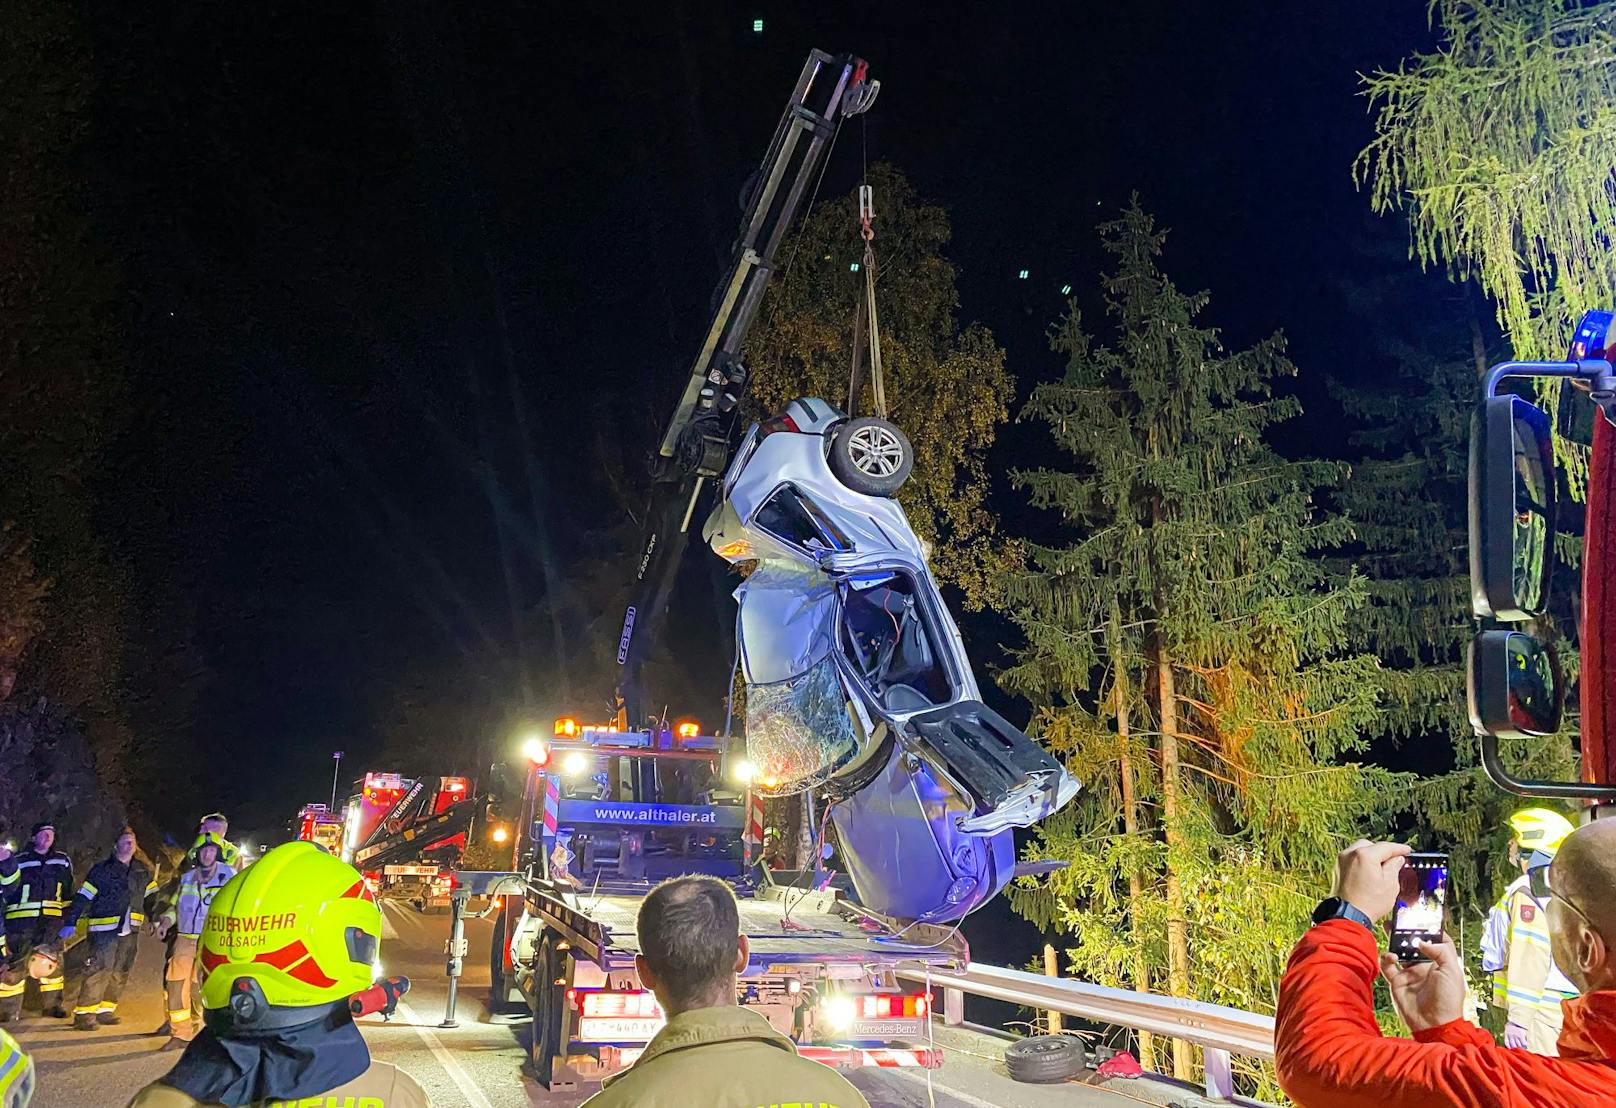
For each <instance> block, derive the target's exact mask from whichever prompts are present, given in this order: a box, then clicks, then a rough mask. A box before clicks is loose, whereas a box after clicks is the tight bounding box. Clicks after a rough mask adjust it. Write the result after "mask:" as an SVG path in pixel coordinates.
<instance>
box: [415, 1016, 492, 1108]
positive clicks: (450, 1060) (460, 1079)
mask: <svg viewBox="0 0 1616 1108" xmlns="http://www.w3.org/2000/svg"><path fill="white" fill-rule="evenodd" d="M398 1011H399V1014H400V1015H401V1016H403V1017H404V1018H405V1019H406V1020H408V1021H409V1023H410V1026H411V1027H413V1028H415V1033H416V1034H417V1035H419V1036H421V1041H422V1042H423V1043H425V1044H426V1047H427V1049H428V1050H430V1051H431V1052H432V1057H434V1058H436V1059H437V1060H438V1065H440V1066H442V1067H443V1070H444V1072H445V1073H447V1074H448V1075H449V1077H450V1079H451V1080H453V1081H454V1083H455V1085H457V1086H458V1087H459V1089H460V1095H461V1096H463V1097H465V1098H466V1103H467V1104H470V1105H471V1108H494V1105H493V1104H492V1103H491V1102H490V1101H489V1099H488V1097H486V1096H484V1095H483V1091H482V1090H481V1089H479V1088H478V1087H477V1083H476V1082H475V1081H473V1080H472V1079H471V1074H469V1073H467V1072H466V1071H465V1068H464V1067H462V1066H461V1065H460V1063H459V1062H457V1061H455V1057H454V1055H453V1054H450V1053H449V1049H448V1047H446V1046H444V1045H443V1040H442V1039H440V1038H438V1036H437V1035H436V1034H435V1033H434V1032H433V1031H432V1030H431V1029H430V1028H428V1027H427V1026H426V1025H425V1024H424V1023H422V1022H421V1017H420V1016H418V1015H416V1013H415V1009H413V1008H411V1007H410V1006H409V1005H408V1004H406V1003H404V1002H403V1001H399V1003H398Z"/></svg>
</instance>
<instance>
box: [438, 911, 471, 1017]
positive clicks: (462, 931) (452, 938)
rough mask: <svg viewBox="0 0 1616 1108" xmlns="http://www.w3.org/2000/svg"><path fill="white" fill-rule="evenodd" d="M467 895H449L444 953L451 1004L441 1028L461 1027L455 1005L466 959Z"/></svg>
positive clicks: (446, 1008) (444, 1014)
mask: <svg viewBox="0 0 1616 1108" xmlns="http://www.w3.org/2000/svg"><path fill="white" fill-rule="evenodd" d="M466 895H467V894H466V893H465V892H464V891H463V890H461V889H456V890H455V891H454V892H452V893H450V894H449V941H448V942H447V943H445V944H444V953H445V954H447V955H448V957H449V964H448V966H447V967H446V968H445V971H444V972H445V973H447V974H448V977H449V1002H448V1004H447V1005H446V1006H445V1007H444V1010H443V1022H442V1023H440V1024H438V1026H439V1027H459V1026H460V1023H459V1021H457V1020H456V1019H455V1003H456V1001H457V1000H458V999H459V997H458V993H459V991H460V988H459V987H460V971H461V969H462V968H463V966H464V964H465V958H466Z"/></svg>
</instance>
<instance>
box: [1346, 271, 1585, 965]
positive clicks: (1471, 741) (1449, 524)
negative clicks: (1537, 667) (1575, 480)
mask: <svg viewBox="0 0 1616 1108" xmlns="http://www.w3.org/2000/svg"><path fill="white" fill-rule="evenodd" d="M1405 291H1406V290H1404V289H1403V287H1402V283H1401V282H1398V281H1383V282H1380V283H1379V284H1377V285H1372V286H1366V287H1363V288H1359V289H1357V290H1355V293H1356V295H1355V296H1354V297H1353V299H1354V300H1355V301H1357V302H1359V303H1361V304H1362V305H1363V306H1364V307H1367V308H1371V309H1372V311H1371V312H1370V313H1368V314H1372V315H1373V316H1374V317H1375V318H1376V319H1378V320H1380V321H1381V323H1382V327H1381V329H1380V331H1379V332H1378V333H1379V334H1381V335H1382V336H1385V337H1383V338H1382V340H1381V341H1380V342H1378V343H1377V344H1376V345H1377V346H1379V347H1380V350H1379V353H1380V354H1381V356H1382V357H1383V358H1384V361H1385V363H1386V364H1387V365H1389V366H1393V367H1395V369H1394V371H1393V372H1391V373H1389V374H1387V373H1385V372H1381V373H1379V374H1377V377H1379V378H1380V380H1378V381H1377V382H1376V383H1374V384H1370V385H1362V384H1360V385H1357V386H1355V387H1350V388H1349V387H1344V386H1341V385H1336V386H1334V387H1333V389H1332V391H1333V392H1334V394H1335V396H1336V399H1337V400H1338V401H1339V402H1340V404H1341V406H1342V409H1343V411H1344V413H1345V415H1346V416H1347V418H1348V419H1349V420H1350V421H1351V422H1352V424H1353V425H1354V427H1355V430H1354V431H1353V432H1352V434H1351V445H1352V448H1353V459H1354V460H1353V463H1352V468H1351V471H1350V476H1349V477H1348V478H1347V480H1346V481H1345V482H1344V483H1343V484H1342V486H1341V489H1340V494H1339V501H1338V503H1339V505H1340V506H1341V507H1342V508H1343V509H1344V510H1345V512H1346V513H1347V515H1348V516H1349V517H1350V518H1351V520H1352V522H1353V530H1354V533H1355V541H1354V543H1353V544H1352V545H1351V546H1350V547H1349V548H1347V549H1346V550H1344V551H1342V552H1341V555H1340V563H1339V564H1340V565H1341V566H1343V567H1344V566H1345V565H1347V564H1351V565H1353V566H1356V567H1357V569H1358V571H1359V572H1360V573H1361V574H1362V575H1363V577H1364V580H1365V585H1366V588H1367V593H1368V598H1369V602H1368V603H1367V604H1366V605H1364V606H1363V607H1361V608H1359V609H1357V610H1356V611H1355V612H1354V613H1353V614H1352V617H1351V619H1350V620H1349V622H1348V626H1347V634H1348V640H1349V642H1350V643H1351V645H1352V647H1353V649H1356V650H1363V651H1366V652H1369V653H1372V654H1374V655H1375V656H1376V657H1377V658H1379V659H1380V662H1381V667H1380V669H1379V671H1378V672H1377V673H1376V675H1375V677H1376V684H1377V687H1378V689H1379V694H1380V695H1379V707H1378V710H1377V711H1376V713H1375V716H1374V720H1373V722H1372V724H1371V726H1370V727H1369V729H1368V732H1367V733H1368V735H1369V736H1370V737H1371V739H1373V740H1374V745H1375V750H1376V760H1377V761H1379V762H1381V763H1382V764H1385V765H1389V766H1405V767H1414V768H1417V769H1418V770H1419V771H1420V772H1421V774H1422V775H1423V776H1421V777H1420V778H1419V779H1418V780H1416V781H1414V782H1412V786H1411V788H1410V790H1409V792H1408V794H1407V800H1408V807H1407V810H1406V811H1405V812H1404V813H1403V814H1402V815H1401V817H1400V819H1399V824H1400V826H1399V828H1398V832H1399V834H1400V837H1403V838H1406V839H1407V840H1409V841H1411V842H1413V843H1415V844H1417V845H1418V846H1420V847H1422V848H1424V849H1430V850H1439V851H1443V852H1446V853H1448V854H1449V855H1450V857H1451V860H1452V863H1451V864H1452V888H1451V890H1450V902H1449V909H1450V912H1449V921H1450V927H1453V928H1454V934H1455V935H1456V936H1457V937H1458V938H1459V939H1460V940H1461V946H1462V949H1463V950H1465V951H1466V952H1467V953H1469V952H1471V951H1473V950H1474V949H1475V944H1476V942H1477V940H1478V938H1479V933H1480V929H1481V924H1482V921H1483V919H1484V917H1485V915H1486V911H1487V908H1488V907H1489V906H1490V905H1491V904H1492V903H1493V901H1494V900H1496V899H1497V897H1498V894H1499V892H1500V890H1501V889H1502V887H1503V886H1504V885H1505V884H1507V883H1508V882H1509V881H1510V880H1512V879H1513V878H1514V877H1516V876H1518V875H1519V874H1518V871H1515V870H1513V869H1512V868H1511V867H1510V866H1509V864H1508V859H1507V848H1508V844H1509V838H1510V831H1509V826H1508V817H1509V814H1510V813H1511V812H1513V811H1514V810H1516V809H1517V808H1521V807H1525V806H1526V805H1527V804H1528V803H1529V802H1528V801H1525V800H1522V799H1521V798H1519V797H1516V796H1512V795H1511V794H1508V793H1505V792H1503V791H1502V790H1500V789H1499V788H1498V787H1497V786H1496V785H1494V784H1492V782H1491V781H1489V780H1488V779H1487V778H1486V775H1485V774H1483V773H1482V771H1481V768H1480V766H1479V765H1478V749H1479V748H1478V746H1477V742H1476V738H1475V733H1474V731H1473V729H1472V728H1471V725H1470V721H1469V716H1468V713H1467V711H1466V706H1465V672H1464V665H1465V648H1466V646H1467V644H1468V643H1469V641H1470V638H1471V636H1472V633H1473V623H1472V620H1471V618H1470V576H1469V564H1468V553H1467V550H1468V546H1467V544H1468V537H1467V527H1468V520H1467V510H1468V501H1467V487H1468V486H1467V468H1468V450H1469V433H1470V416H1471V412H1472V411H1473V407H1474V404H1475V401H1476V397H1477V396H1478V395H1479V389H1478V387H1477V365H1476V360H1477V357H1478V354H1477V352H1476V351H1473V350H1470V349H1468V345H1469V343H1468V336H1464V327H1463V323H1462V322H1461V321H1458V320H1450V321H1447V322H1448V323H1449V324H1450V325H1449V326H1447V327H1444V326H1442V325H1441V321H1436V324H1435V325H1434V326H1433V321H1431V320H1424V321H1422V322H1421V323H1419V324H1417V325H1415V326H1413V327H1409V328H1402V327H1399V326H1398V325H1397V321H1396V320H1395V319H1394V318H1393V317H1395V315H1396V313H1397V311H1398V308H1397V303H1396V301H1398V300H1399V299H1400V298H1403V293H1404V292H1405ZM1388 320H1390V321H1391V322H1390V323H1389V324H1388ZM1445 339H1451V340H1452V341H1451V342H1449V343H1448V344H1447V345H1444V340H1445ZM1479 357H1480V359H1481V360H1482V361H1483V362H1484V361H1485V353H1484V352H1482V353H1481V354H1480V355H1479ZM1562 553H1563V554H1567V555H1571V556H1573V557H1575V555H1576V554H1577V549H1576V545H1575V543H1574V542H1573V543H1565V544H1562ZM1563 598H1564V593H1563V592H1562V593H1561V596H1560V597H1559V598H1557V601H1556V607H1557V608H1565V607H1566V605H1565V604H1564V599H1563ZM1562 623H1563V625H1564V626H1566V627H1570V626H1572V625H1573V624H1574V621H1571V620H1565V621H1562ZM1563 645H1564V646H1565V647H1566V649H1565V655H1564V656H1565V657H1567V658H1570V657H1574V654H1573V652H1572V651H1571V650H1570V649H1569V647H1570V644H1569V643H1566V644H1563ZM1502 747H1503V750H1504V755H1505V758H1506V760H1507V761H1508V764H1510V765H1511V767H1512V768H1515V769H1516V771H1517V772H1518V773H1520V774H1521V775H1522V776H1529V777H1549V778H1553V779H1556V780H1565V779H1569V778H1574V777H1575V776H1576V769H1575V765H1574V761H1575V759H1574V751H1573V748H1572V744H1571V741H1570V736H1569V735H1561V736H1556V737H1554V738H1550V739H1531V740H1503V742H1502ZM1551 806H1552V805H1551ZM1470 965H1471V968H1475V965H1476V963H1475V961H1474V959H1471V960H1470Z"/></svg>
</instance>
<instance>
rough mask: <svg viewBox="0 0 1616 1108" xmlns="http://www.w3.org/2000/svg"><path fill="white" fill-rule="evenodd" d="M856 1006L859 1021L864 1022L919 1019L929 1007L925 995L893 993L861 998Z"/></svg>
mask: <svg viewBox="0 0 1616 1108" xmlns="http://www.w3.org/2000/svg"><path fill="white" fill-rule="evenodd" d="M858 1005H859V1019H866V1020H899V1019H921V1018H924V1017H925V1015H926V1011H927V1009H928V1007H929V1005H928V1004H927V1000H926V994H925V993H920V994H918V995H914V996H903V995H900V994H895V993H879V994H877V995H875V996H861V997H859V998H858Z"/></svg>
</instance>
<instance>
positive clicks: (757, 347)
mask: <svg viewBox="0 0 1616 1108" xmlns="http://www.w3.org/2000/svg"><path fill="white" fill-rule="evenodd" d="M869 181H870V184H871V185H872V186H873V188H874V190H875V204H876V212H877V215H876V220H875V232H876V237H875V252H876V257H877V259H878V265H877V267H876V305H877V312H878V314H879V318H880V323H881V347H882V351H883V354H882V361H883V364H884V367H885V370H884V376H885V380H886V396H887V406H888V409H889V411H888V414H889V416H890V417H891V419H892V420H893V422H895V423H897V424H898V425H899V426H900V427H902V428H903V430H904V433H905V434H907V435H908V436H909V440H910V442H912V443H913V444H914V448H915V469H914V475H913V476H912V477H911V478H910V479H909V483H908V484H907V485H905V486H904V488H903V490H902V491H901V492H900V493H899V495H898V499H899V500H900V501H901V502H902V504H903V506H904V509H905V511H906V512H908V514H909V519H910V522H911V523H912V524H913V525H914V528H915V531H916V533H917V534H919V535H920V537H921V538H922V539H924V540H926V541H928V542H930V543H932V544H933V546H934V552H933V567H932V568H933V569H934V570H935V571H936V572H937V574H938V575H939V576H940V577H942V578H943V579H944V580H947V581H949V582H951V583H954V584H957V585H959V586H960V587H961V588H962V589H963V590H964V592H965V595H966V599H967V602H968V603H970V604H972V605H973V606H975V605H979V604H980V603H981V602H982V601H983V600H984V599H985V597H986V596H987V591H986V590H987V588H988V586H989V582H990V581H993V580H995V579H997V578H998V577H1000V576H1001V575H1002V571H1003V570H1004V568H1005V567H1006V566H1007V565H1008V564H1009V562H1008V561H1007V558H1006V551H1005V549H1004V548H1003V546H1002V545H1000V544H998V543H997V542H996V541H995V539H994V521H993V517H992V516H991V515H990V514H989V513H988V511H987V508H986V507H985V498H986V496H987V490H988V482H987V476H986V471H985V469H984V467H983V458H984V456H985V455H986V453H987V450H988V448H989V447H990V446H992V445H993V438H994V435H995V434H997V432H998V428H999V425H1000V424H1001V423H1003V422H1004V420H1005V418H1006V416H1007V415H1008V408H1007V405H1008V404H1009V402H1010V396H1011V391H1012V386H1011V381H1010V375H1009V374H1008V373H1007V372H1006V370H1005V368H1004V351H1003V350H1001V349H1000V348H999V347H998V345H997V344H996V343H995V342H994V341H993V335H992V334H991V333H990V332H989V331H988V329H987V328H986V327H983V326H982V325H980V324H970V325H968V326H965V327H961V326H960V324H959V322H958V320H957V319H956V316H955V313H956V311H957V309H958V307H959V294H958V292H957V291H956V289H955V273H954V266H953V265H952V264H951V263H950V262H949V261H948V259H947V257H945V256H944V253H943V251H944V248H945V247H946V246H947V245H948V240H949V236H950V234H951V230H950V227H949V222H948V213H947V212H945V211H944V210H943V209H942V208H940V207H938V206H936V205H934V204H927V203H924V202H923V201H922V200H921V199H920V198H919V197H918V196H917V195H916V193H915V189H914V186H913V185H911V184H910V183H909V182H908V180H907V179H905V178H904V176H903V174H902V173H900V172H899V171H898V170H896V169H894V168H892V167H891V166H886V165H877V166H875V167H874V168H872V169H871V170H870V174H869ZM863 255H864V243H863V240H862V239H861V238H860V237H859V223H858V196H857V193H856V192H854V193H849V194H848V195H847V196H845V197H841V198H838V199H836V200H834V201H828V202H825V203H822V204H820V205H818V206H817V207H816V208H815V210H814V211H813V213H812V214H810V215H809V217H808V218H807V219H806V220H804V221H803V222H802V224H801V225H800V226H799V227H798V228H797V230H796V231H795V232H794V233H793V234H792V235H791V237H790V238H789V239H788V240H787V241H786V243H785V244H784V246H783V247H782V248H781V252H780V256H781V258H782V259H784V264H783V265H782V269H781V272H780V273H778V274H777V275H776V276H775V278H774V280H773V282H772V283H771V285H770V287H769V291H768V293H767V295H766V296H765V298H764V304H763V310H762V311H761V312H760V313H759V314H760V319H759V322H758V324H757V326H756V327H755V328H754V329H753V332H752V334H751V336H750V338H749V339H748V341H747V344H746V356H747V364H748V365H749V366H750V367H751V370H752V375H753V376H752V384H751V386H750V389H751V397H752V401H753V403H754V404H756V405H757V406H758V407H759V408H760V409H762V410H763V411H766V412H771V413H772V412H775V411H779V410H780V409H781V408H783V407H784V406H785V405H786V404H787V403H789V402H790V401H791V400H793V399H795V398H797V397H799V396H822V397H824V398H826V399H827V400H829V401H830V402H831V403H833V404H836V405H838V406H845V405H846V403H847V393H848V385H849V381H850V379H851V369H852V355H853V330H854V316H855V308H856V305H857V304H858V302H859V299H860V298H861V297H862V296H863V290H864V273H863V272H862V271H860V272H854V271H853V270H852V269H851V268H850V267H851V265H852V263H854V262H859V261H861V259H862V258H863ZM853 414H858V415H867V414H869V407H868V401H867V400H863V401H861V404H860V405H859V407H858V410H857V412H855V413H853Z"/></svg>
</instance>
